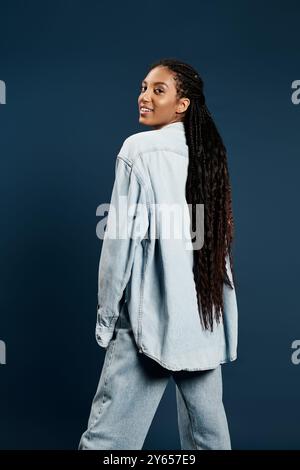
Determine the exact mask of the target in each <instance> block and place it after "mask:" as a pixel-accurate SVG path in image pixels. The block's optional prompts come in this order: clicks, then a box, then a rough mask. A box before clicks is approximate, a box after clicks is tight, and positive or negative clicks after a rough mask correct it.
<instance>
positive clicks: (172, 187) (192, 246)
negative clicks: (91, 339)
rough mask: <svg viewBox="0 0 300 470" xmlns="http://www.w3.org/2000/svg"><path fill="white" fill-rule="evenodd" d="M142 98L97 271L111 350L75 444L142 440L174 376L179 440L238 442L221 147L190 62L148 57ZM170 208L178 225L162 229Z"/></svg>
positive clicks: (101, 336) (226, 184)
mask: <svg viewBox="0 0 300 470" xmlns="http://www.w3.org/2000/svg"><path fill="white" fill-rule="evenodd" d="M138 106H139V122H140V123H142V124H144V125H146V126H148V127H149V128H151V129H150V130H147V131H143V132H138V133H136V134H133V135H131V136H129V137H128V138H127V139H126V140H125V141H124V142H123V145H122V147H121V149H120V151H119V153H118V156H117V159H116V167H115V169H116V178H115V182H114V186H113V191H112V196H111V205H110V210H109V214H108V218H107V228H106V232H105V236H104V240H103V244H102V251H101V258H100V263H99V282H98V287H99V289H98V305H97V322H96V339H97V342H98V344H99V345H100V346H101V347H103V348H106V354H105V359H104V363H103V368H102V372H101V376H100V380H99V384H98V389H97V392H96V394H95V396H94V399H93V403H92V407H91V412H90V417H89V421H88V427H87V430H86V431H85V432H84V433H83V434H82V436H81V439H80V443H79V449H106V450H107V449H142V447H143V443H144V440H145V438H146V436H147V433H148V430H149V427H150V425H151V422H152V420H153V417H154V415H155V412H156V409H157V407H158V405H159V402H160V400H161V398H162V396H163V393H164V390H165V388H166V386H167V384H168V381H169V379H170V377H172V378H173V379H174V381H175V383H176V399H177V413H178V425H179V435H180V442H181V448H182V449H219V450H220V449H231V440H230V435H229V429H228V424H227V418H226V414H225V410H224V405H223V398H222V372H221V365H222V364H223V363H225V362H229V361H233V360H235V359H236V357H237V319H238V309H237V301H236V293H235V282H234V276H233V263H232V250H231V245H232V241H233V227H234V224H233V215H232V207H231V187H230V181H229V173H228V166H227V159H226V148H225V146H224V144H223V142H222V139H221V137H220V135H219V132H218V130H217V128H216V126H215V124H214V122H213V119H212V117H211V115H210V113H209V111H208V109H207V106H206V104H205V97H204V93H203V81H202V79H201V78H200V76H199V74H198V73H197V71H196V70H195V69H194V68H193V67H191V66H190V65H188V64H186V63H183V62H181V61H178V60H175V59H164V60H160V61H159V62H157V63H155V64H152V66H151V67H150V69H149V71H148V74H147V75H146V77H144V80H143V82H142V83H141V91H140V95H139V97H138ZM124 200H125V201H126V204H127V205H126V207H124V204H123V202H124ZM199 207H200V209H201V207H203V208H204V211H202V212H201V210H200V211H199V210H198V209H199ZM128 208H129V210H128ZM199 214H200V215H199ZM198 215H199V219H200V220H198ZM172 216H174V217H175V226H176V227H177V229H178V228H179V229H180V231H181V233H180V234H179V235H180V236H178V232H177V236H173V235H172V234H171V235H170V231H168V230H167V231H166V227H167V228H168V229H169V228H170V226H171V225H172V224H171V222H170V219H171V217H172ZM174 217H173V219H172V220H173V221H174ZM194 227H196V231H194ZM201 229H202V230H201ZM182 232H184V234H182ZM195 232H196V236H195V235H194V233H195ZM202 232H203V235H204V237H203V236H202V237H201V235H202ZM124 234H125V236H124ZM199 234H200V237H199Z"/></svg>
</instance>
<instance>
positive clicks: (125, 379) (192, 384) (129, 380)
mask: <svg viewBox="0 0 300 470" xmlns="http://www.w3.org/2000/svg"><path fill="white" fill-rule="evenodd" d="M171 377H172V378H173V379H174V381H175V384H176V401H177V420H178V428H179V437H180V444H181V449H184V450H193V449H198V450H230V449H231V441H230V435H229V429H228V423H227V418H226V414H225V410H224V406H223V401H222V371H221V365H219V366H218V367H216V368H215V369H210V370H204V371H194V372H190V371H184V370H182V371H170V370H168V369H165V368H163V367H162V366H161V365H160V364H158V363H157V362H156V361H153V360H152V359H151V358H149V357H148V356H146V355H144V354H138V351H137V348H136V344H135V338H134V335H133V331H132V328H131V324H130V319H129V313H128V309H127V305H126V303H124V304H123V306H122V308H121V311H120V315H119V317H118V320H117V322H116V325H115V329H114V332H113V335H112V338H111V340H110V342H109V345H108V348H107V350H106V354H105V358H104V363H103V367H102V372H101V376H100V380H99V384H98V388H97V391H96V394H95V396H94V399H93V402H92V407H91V412H90V417H89V420H88V427H87V429H86V431H85V432H84V433H83V434H82V436H81V439H80V442H79V446H78V450H111V449H113V450H141V449H142V448H143V444H144V441H145V438H146V436H147V433H148V430H149V428H150V425H151V423H152V420H153V417H154V415H155V412H156V410H157V407H158V405H159V402H160V400H161V398H162V396H163V394H164V391H165V389H166V386H167V384H168V381H169V379H170V378H171Z"/></svg>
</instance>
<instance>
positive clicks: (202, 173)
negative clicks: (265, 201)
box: [149, 59, 235, 331]
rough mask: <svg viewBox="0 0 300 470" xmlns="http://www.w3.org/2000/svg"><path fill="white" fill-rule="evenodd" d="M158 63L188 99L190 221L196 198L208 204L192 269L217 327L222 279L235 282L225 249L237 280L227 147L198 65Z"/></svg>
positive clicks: (205, 310)
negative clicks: (217, 124) (198, 70)
mask: <svg viewBox="0 0 300 470" xmlns="http://www.w3.org/2000/svg"><path fill="white" fill-rule="evenodd" d="M158 66H163V67H167V68H168V69H169V70H170V71H172V72H174V79H175V80H176V89H177V97H178V98H182V97H186V98H189V100H190V105H189V107H188V109H187V110H186V112H185V116H184V119H183V123H184V128H185V135H186V141H187V145H188V147H189V165H188V175H187V181H186V192H185V194H186V200H187V203H188V204H189V205H190V206H189V207H192V216H191V217H192V221H193V214H194V210H195V204H197V203H198V204H204V236H205V237H204V244H203V246H202V247H201V249H198V250H197V249H194V250H193V256H194V268H193V271H194V279H195V286H196V290H197V302H198V309H199V315H200V319H201V322H202V325H203V326H204V328H205V329H210V330H211V331H213V323H214V318H215V320H216V321H217V322H220V319H221V318H222V315H223V314H224V304H223V283H224V282H225V283H226V284H227V285H228V286H229V287H230V288H232V289H233V288H234V286H233V285H232V283H231V282H230V279H229V276H228V273H227V270H226V259H225V258H226V256H227V254H229V261H230V268H231V272H232V280H233V284H234V285H235V275H234V271H233V259H232V246H231V245H232V242H233V236H234V221H233V213H232V202H231V185H230V179H229V172H228V166H227V157H226V147H225V145H224V143H223V141H222V138H221V136H220V134H219V132H218V130H217V127H216V125H215V123H214V121H213V119H212V117H211V115H210V113H209V111H208V108H207V106H206V104H205V96H204V93H203V86H204V85H203V81H202V79H201V77H200V76H199V74H198V73H197V71H196V70H195V69H194V68H193V67H191V66H190V65H188V64H186V63H184V62H181V61H179V60H176V59H162V60H159V61H158V62H155V63H153V64H151V66H150V69H149V71H150V70H152V69H153V68H155V67H158ZM214 309H215V311H213V310H214Z"/></svg>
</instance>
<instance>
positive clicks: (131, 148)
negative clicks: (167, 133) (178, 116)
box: [119, 129, 163, 162]
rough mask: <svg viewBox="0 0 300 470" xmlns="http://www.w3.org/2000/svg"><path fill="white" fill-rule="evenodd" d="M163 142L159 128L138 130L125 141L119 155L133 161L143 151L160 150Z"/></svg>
mask: <svg viewBox="0 0 300 470" xmlns="http://www.w3.org/2000/svg"><path fill="white" fill-rule="evenodd" d="M162 144H163V142H162V138H161V133H160V132H159V131H158V130H155V129H153V130H147V131H140V132H136V133H134V134H131V135H129V136H128V137H127V138H126V139H125V140H124V141H123V143H122V145H121V148H120V151H119V156H121V157H124V158H126V159H127V160H130V161H132V162H133V161H134V160H135V159H136V158H138V157H139V156H141V155H142V154H143V153H147V152H150V151H154V150H159V148H160V147H161V145H162Z"/></svg>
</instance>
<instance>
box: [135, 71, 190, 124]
mask: <svg viewBox="0 0 300 470" xmlns="http://www.w3.org/2000/svg"><path fill="white" fill-rule="evenodd" d="M176 94H177V92H176V82H175V80H174V73H173V72H171V71H170V70H169V69H168V68H167V67H163V66H159V67H155V68H154V69H152V70H151V71H150V72H149V73H148V75H147V76H146V77H145V78H144V80H143V81H142V83H141V93H140V95H139V97H138V106H139V122H140V123H141V124H145V126H152V127H154V129H160V128H161V127H163V126H165V125H167V124H170V123H171V122H177V121H182V120H183V117H184V112H185V111H186V109H187V108H188V105H189V103H190V100H189V99H188V98H180V99H178V98H177V96H176ZM144 108H147V109H144Z"/></svg>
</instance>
